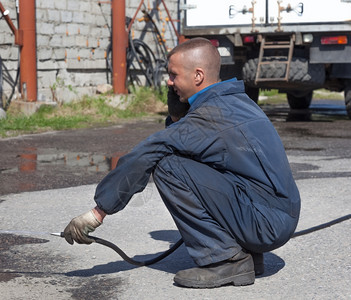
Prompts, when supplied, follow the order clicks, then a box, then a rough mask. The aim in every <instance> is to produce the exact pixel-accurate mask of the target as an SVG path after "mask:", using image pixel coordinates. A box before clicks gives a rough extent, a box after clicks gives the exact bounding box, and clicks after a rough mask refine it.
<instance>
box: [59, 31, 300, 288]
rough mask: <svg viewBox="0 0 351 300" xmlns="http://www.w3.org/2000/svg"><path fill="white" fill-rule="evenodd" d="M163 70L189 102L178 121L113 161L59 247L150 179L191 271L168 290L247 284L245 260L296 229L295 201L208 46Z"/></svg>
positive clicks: (259, 117)
mask: <svg viewBox="0 0 351 300" xmlns="http://www.w3.org/2000/svg"><path fill="white" fill-rule="evenodd" d="M168 60H169V64H168V72H169V79H168V85H169V86H171V87H173V88H174V90H175V92H176V93H177V94H178V95H179V98H180V101H182V102H189V104H190V109H189V111H188V113H187V114H186V115H185V116H184V117H183V118H181V119H180V120H179V121H178V122H176V123H174V124H172V125H170V126H169V127H168V128H166V129H165V130H162V131H160V132H157V133H155V134H153V135H151V136H150V137H148V138H147V139H146V140H144V141H143V142H141V143H140V144H139V145H137V146H136V147H135V148H134V149H133V150H132V151H131V152H130V153H129V154H127V155H125V156H124V157H122V158H121V159H120V160H119V162H118V165H117V167H116V168H115V169H114V170H113V171H111V172H110V173H109V174H108V175H107V176H106V177H105V178H104V179H103V180H102V181H101V182H100V183H99V185H98V186H97V189H96V194H95V202H96V204H97V206H96V207H95V208H94V209H92V210H91V211H89V212H87V213H85V214H83V215H81V216H78V217H76V218H74V219H73V220H72V221H71V222H70V224H69V225H68V226H67V227H66V229H65V238H66V240H67V242H69V243H70V244H73V241H76V242H78V243H87V244H89V243H91V242H92V240H91V239H90V238H89V236H88V233H89V232H92V231H93V230H94V229H95V228H96V227H98V226H99V225H100V224H101V223H102V220H103V218H104V217H105V216H106V214H114V213H116V212H118V211H120V210H121V209H123V208H124V207H125V206H126V205H127V203H128V201H129V200H130V198H131V197H132V196H133V195H134V194H135V193H137V192H140V191H142V190H143V189H144V187H145V186H146V184H147V182H148V179H149V177H150V175H151V174H153V178H154V181H155V184H156V186H157V188H158V191H159V193H160V195H161V197H162V199H163V201H164V203H165V205H166V206H167V208H168V210H169V212H170V213H171V215H172V217H173V219H174V221H175V224H176V225H177V227H178V229H179V232H180V234H181V236H182V238H183V240H184V243H185V246H186V248H187V250H188V252H189V254H190V256H191V257H192V258H193V260H194V261H195V263H196V264H197V265H198V267H196V268H191V269H188V270H182V271H179V272H178V273H177V274H176V275H175V277H174V281H175V282H176V283H177V284H178V285H181V286H186V287H196V288H211V287H218V286H221V285H225V284H234V285H248V284H252V283H254V280H255V271H254V262H253V258H252V254H254V256H255V257H257V258H258V259H261V261H262V253H263V252H267V251H271V250H273V249H276V248H278V247H280V246H282V245H283V244H285V243H286V242H287V241H288V240H289V239H290V237H291V236H292V234H293V232H294V230H295V228H296V225H297V222H298V217H299V212H300V196H299V192H298V189H297V187H296V184H295V182H294V179H293V177H292V174H291V169H290V166H289V163H288V160H287V157H286V154H285V151H284V147H283V145H282V143H281V140H280V138H279V136H278V134H277V132H276V131H275V129H274V128H273V125H272V124H271V123H270V121H269V120H268V118H267V117H266V115H265V114H264V113H263V112H262V111H261V109H260V108H259V107H258V106H257V105H256V104H255V103H254V102H253V101H252V100H251V99H249V97H248V96H247V95H246V94H245V93H244V84H243V82H241V81H236V80H235V79H232V80H229V81H224V82H220V80H219V71H220V55H219V53H218V51H217V49H216V48H215V47H214V46H213V45H212V44H211V43H210V42H209V41H208V40H206V39H203V38H195V39H191V40H189V41H187V42H185V43H183V44H180V45H178V46H177V47H175V48H174V49H173V50H172V51H171V52H170V53H169V55H168ZM251 253H252V254H251ZM257 253H258V254H257ZM258 271H259V272H260V270H258ZM261 271H262V270H261Z"/></svg>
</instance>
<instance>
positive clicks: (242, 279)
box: [174, 271, 255, 288]
mask: <svg viewBox="0 0 351 300" xmlns="http://www.w3.org/2000/svg"><path fill="white" fill-rule="evenodd" d="M174 282H175V283H177V284H178V285H181V286H185V287H190V288H215V287H219V286H222V285H227V284H233V285H234V286H244V285H250V284H253V283H254V282H255V272H254V271H251V272H248V273H244V274H240V275H235V276H231V277H228V278H223V279H220V280H217V281H213V282H201V281H193V280H185V279H181V278H174Z"/></svg>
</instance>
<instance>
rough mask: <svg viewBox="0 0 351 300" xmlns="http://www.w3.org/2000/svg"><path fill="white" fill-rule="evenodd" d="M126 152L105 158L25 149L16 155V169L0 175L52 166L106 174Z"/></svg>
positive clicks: (95, 155)
mask: <svg viewBox="0 0 351 300" xmlns="http://www.w3.org/2000/svg"><path fill="white" fill-rule="evenodd" d="M124 154H126V152H116V153H114V154H113V155H112V156H110V157H107V156H105V155H101V154H91V153H84V152H69V151H64V150H60V149H54V148H46V149H37V148H31V147H28V148H25V149H23V150H22V153H21V154H18V155H17V156H18V157H19V163H18V166H17V167H14V168H11V169H5V170H1V171H0V174H1V173H2V174H7V173H16V172H23V173H28V172H34V171H40V170H43V169H45V168H50V167H52V166H56V167H59V166H62V167H65V168H74V169H75V170H77V169H79V170H80V171H84V172H92V173H97V172H107V171H110V170H113V169H114V168H115V167H116V165H117V162H118V160H119V158H120V157H121V156H123V155H124Z"/></svg>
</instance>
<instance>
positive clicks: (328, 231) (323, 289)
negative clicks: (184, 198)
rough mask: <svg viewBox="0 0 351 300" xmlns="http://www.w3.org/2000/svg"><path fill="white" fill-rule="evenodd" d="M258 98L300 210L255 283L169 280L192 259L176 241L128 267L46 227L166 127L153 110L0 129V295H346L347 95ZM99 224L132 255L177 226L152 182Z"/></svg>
mask: <svg viewBox="0 0 351 300" xmlns="http://www.w3.org/2000/svg"><path fill="white" fill-rule="evenodd" d="M263 109H264V111H265V112H266V114H267V115H268V117H269V118H270V119H271V121H272V122H273V124H274V126H275V128H276V129H277V131H278V133H279V134H280V136H281V138H282V141H283V144H284V146H285V149H286V152H287V154H288V158H289V161H290V164H291V168H292V170H293V174H294V177H295V179H296V182H297V185H298V187H299V189H300V193H301V196H302V211H301V219H300V223H299V226H298V228H297V233H298V234H297V236H296V237H295V238H293V239H292V240H291V241H290V242H289V243H288V244H286V245H285V246H283V247H282V248H280V249H277V250H275V251H272V252H270V253H266V254H265V264H266V272H265V274H264V275H263V276H261V277H259V278H257V279H256V283H255V284H254V285H253V286H250V287H242V288H237V287H230V286H228V287H222V288H219V289H214V290H194V289H183V288H179V287H176V286H174V285H173V282H172V277H173V276H174V273H175V272H176V271H178V270H179V269H184V268H188V267H191V266H193V263H192V261H191V259H190V257H189V256H188V254H187V252H186V249H185V248H184V246H182V247H181V248H180V249H178V250H177V251H176V252H175V253H173V254H172V255H171V256H170V257H168V258H166V259H165V260H164V261H162V262H159V263H157V264H156V265H155V266H151V267H143V268H136V267H135V266H131V265H129V264H127V263H125V262H123V261H122V259H121V258H120V257H118V256H117V255H116V254H115V253H113V251H112V250H110V249H107V248H106V249H105V247H103V246H101V245H91V246H83V245H74V246H73V247H72V246H70V245H68V244H67V243H65V242H64V241H63V240H61V239H60V238H56V237H52V236H48V235H47V233H48V232H51V231H60V230H62V229H63V228H64V226H65V225H66V224H67V223H68V222H69V220H70V219H71V218H72V217H74V216H75V215H77V214H79V213H82V212H84V211H85V210H87V209H90V208H91V207H92V205H93V204H94V203H93V200H92V196H93V194H94V188H95V186H96V184H97V183H98V182H99V181H100V180H101V179H102V178H103V177H104V176H105V175H106V174H107V173H108V172H109V171H110V170H111V169H113V168H114V166H115V165H116V162H117V160H118V158H119V157H120V156H122V155H123V154H125V153H127V152H128V151H130V150H131V149H132V148H133V146H135V145H136V144H137V143H138V142H139V141H141V140H143V139H144V138H145V137H147V136H148V135H150V134H152V133H153V132H156V131H158V130H161V129H163V128H164V122H163V117H161V116H160V117H156V118H152V119H144V120H138V121H135V122H124V123H121V124H118V125H114V126H111V127H105V128H94V129H80V130H70V131H62V132H49V133H45V134H36V135H25V136H20V137H16V138H9V139H1V140H0V153H1V156H0V178H1V180H0V208H1V211H2V213H1V214H2V218H1V221H0V241H1V242H0V290H1V292H2V297H1V298H2V299H179V298H184V299H233V296H234V295H235V296H236V297H238V298H239V299H283V298H288V299H350V298H351V289H350V285H349V282H350V279H351V256H350V253H351V238H350V232H351V221H350V214H351V199H350V194H351V184H350V183H351V180H350V177H351V130H350V129H351V120H349V119H348V118H347V116H346V112H345V108H344V103H343V102H342V101H328V100H314V101H313V103H312V105H311V108H310V109H309V110H305V111H290V110H289V108H288V106H287V105H286V104H282V105H273V106H264V107H263ZM96 234H97V235H99V236H101V237H104V238H106V239H109V240H111V241H113V242H116V243H117V242H118V244H119V246H120V247H121V248H122V249H125V250H127V252H128V253H130V254H131V256H133V255H136V257H137V258H139V259H148V258H150V257H151V256H152V255H150V253H152V254H155V253H160V252H162V251H163V250H166V249H167V248H168V247H169V245H170V244H172V243H174V242H175V241H176V240H177V239H178V238H179V235H178V232H177V230H176V228H175V226H174V223H173V221H172V220H171V218H170V216H169V214H168V212H167V211H166V209H165V208H164V206H163V205H162V201H161V200H160V199H159V195H158V193H157V191H156V189H155V186H154V185H153V183H152V182H150V184H149V185H148V186H147V188H146V189H145V190H144V192H143V193H141V194H140V195H138V196H136V197H135V199H133V201H132V202H131V204H130V205H129V206H128V207H127V208H126V209H125V210H124V211H123V212H121V213H119V214H117V215H116V216H113V217H110V218H108V219H107V220H106V221H105V224H104V225H103V226H101V228H99V229H98V230H97V232H96Z"/></svg>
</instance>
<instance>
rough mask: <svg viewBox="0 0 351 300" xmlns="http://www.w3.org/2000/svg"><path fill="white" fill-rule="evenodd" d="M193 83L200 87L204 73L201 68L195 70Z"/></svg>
mask: <svg viewBox="0 0 351 300" xmlns="http://www.w3.org/2000/svg"><path fill="white" fill-rule="evenodd" d="M194 75H195V83H196V85H200V84H201V83H202V82H203V81H204V71H203V69H201V68H197V69H196V70H195V73H194Z"/></svg>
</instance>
